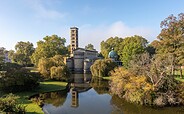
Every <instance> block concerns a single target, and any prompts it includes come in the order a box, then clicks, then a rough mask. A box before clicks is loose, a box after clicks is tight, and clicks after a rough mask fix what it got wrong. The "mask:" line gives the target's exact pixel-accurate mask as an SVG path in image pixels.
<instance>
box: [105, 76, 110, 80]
mask: <svg viewBox="0 0 184 114" xmlns="http://www.w3.org/2000/svg"><path fill="white" fill-rule="evenodd" d="M103 79H105V80H110V79H111V77H110V76H107V77H103Z"/></svg>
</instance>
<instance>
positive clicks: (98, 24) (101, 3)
mask: <svg viewBox="0 0 184 114" xmlns="http://www.w3.org/2000/svg"><path fill="white" fill-rule="evenodd" d="M179 13H184V0H0V47H5V48H6V49H7V50H10V49H14V47H15V45H16V43H17V42H20V41H24V42H27V41H30V42H31V43H33V44H34V47H36V42H38V41H39V40H43V38H44V37H45V36H51V35H53V34H56V35H58V36H59V37H61V38H66V45H68V44H69V43H70V35H69V34H70V27H74V26H75V27H78V28H79V46H80V47H82V48H83V47H85V46H86V45H87V44H89V43H91V44H93V45H94V47H95V48H96V49H97V50H98V51H100V42H102V41H103V40H104V41H105V40H107V39H108V38H110V37H115V36H118V37H122V38H125V37H128V36H134V35H140V36H143V37H144V38H146V39H147V40H148V41H149V42H152V41H153V40H155V39H156V38H157V36H158V34H159V33H160V31H161V28H160V23H161V21H163V20H164V19H165V18H167V17H168V16H169V15H171V14H174V15H175V16H177V15H178V14H179Z"/></svg>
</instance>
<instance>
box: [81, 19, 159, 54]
mask: <svg viewBox="0 0 184 114" xmlns="http://www.w3.org/2000/svg"><path fill="white" fill-rule="evenodd" d="M134 35H140V36H143V37H144V38H146V39H147V40H148V41H150V42H151V41H153V40H154V39H155V38H156V35H157V33H156V32H155V31H154V30H153V29H150V28H147V27H129V26H127V25H125V24H124V23H123V22H122V21H117V22H114V23H112V24H111V25H100V26H97V27H93V26H91V25H83V26H81V27H79V45H80V47H85V46H86V45H87V44H89V43H91V44H93V45H94V47H95V48H96V49H97V50H98V51H100V43H101V42H102V41H103V40H107V39H108V38H110V37H115V36H118V37H122V38H125V37H128V36H134Z"/></svg>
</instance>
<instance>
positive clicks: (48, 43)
mask: <svg viewBox="0 0 184 114" xmlns="http://www.w3.org/2000/svg"><path fill="white" fill-rule="evenodd" d="M65 42H66V40H65V38H61V37H59V36H57V35H52V36H46V37H44V38H43V41H38V42H37V48H36V50H35V52H34V53H33V55H32V56H31V60H32V62H33V63H34V64H35V65H36V66H37V65H38V62H39V59H41V58H50V57H53V56H55V55H65V54H67V53H68V50H67V48H66V47H65Z"/></svg>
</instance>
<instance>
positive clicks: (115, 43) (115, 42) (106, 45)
mask: <svg viewBox="0 0 184 114" xmlns="http://www.w3.org/2000/svg"><path fill="white" fill-rule="evenodd" d="M122 41H123V39H122V38H119V37H114V38H113V37H110V38H109V39H107V40H106V41H102V42H101V43H100V46H101V54H102V55H103V56H104V57H105V58H108V54H109V52H110V51H111V50H112V48H113V49H114V51H115V52H119V50H120V49H119V47H120V44H121V42H122ZM118 55H119V53H118Z"/></svg>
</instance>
